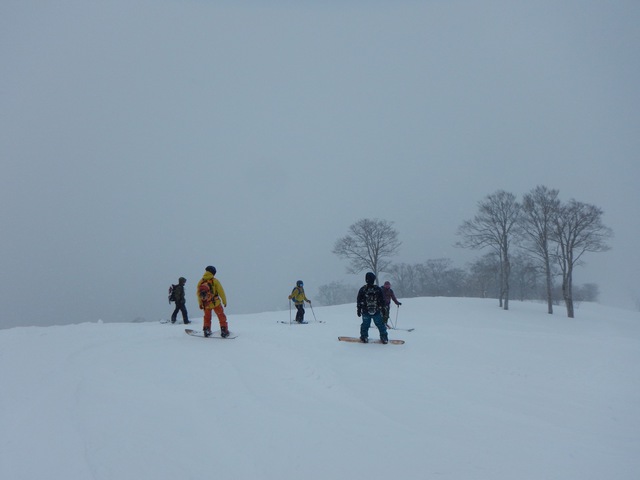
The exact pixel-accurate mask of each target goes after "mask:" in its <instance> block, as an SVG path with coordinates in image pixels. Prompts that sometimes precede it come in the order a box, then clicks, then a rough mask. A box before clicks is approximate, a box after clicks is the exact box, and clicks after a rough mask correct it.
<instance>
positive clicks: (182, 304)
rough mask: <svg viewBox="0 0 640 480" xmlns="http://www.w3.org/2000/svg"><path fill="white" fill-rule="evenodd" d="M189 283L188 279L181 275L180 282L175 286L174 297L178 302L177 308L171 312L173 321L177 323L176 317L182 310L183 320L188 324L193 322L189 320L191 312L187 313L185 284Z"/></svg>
mask: <svg viewBox="0 0 640 480" xmlns="http://www.w3.org/2000/svg"><path fill="white" fill-rule="evenodd" d="M185 283H187V279H186V278H184V277H180V278H179V279H178V284H177V285H175V286H174V287H173V298H174V301H175V302H176V308H175V310H174V311H173V314H171V323H176V319H177V318H178V312H182V321H183V322H184V323H185V324H187V323H191V322H190V321H189V314H188V313H187V306H186V303H187V300H186V298H185V296H184V284H185Z"/></svg>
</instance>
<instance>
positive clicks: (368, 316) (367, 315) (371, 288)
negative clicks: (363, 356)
mask: <svg viewBox="0 0 640 480" xmlns="http://www.w3.org/2000/svg"><path fill="white" fill-rule="evenodd" d="M364 279H365V282H366V285H364V286H363V287H362V288H360V290H359V291H358V298H357V301H356V307H357V314H358V317H360V316H362V324H361V325H360V341H361V342H363V343H367V342H368V341H369V327H370V326H371V320H373V323H375V324H376V327H378V331H379V332H380V340H381V341H382V343H387V342H388V341H389V339H388V336H387V328H386V327H385V325H384V322H383V321H382V308H383V307H384V299H383V298H382V289H381V288H380V287H379V286H378V285H374V282H375V281H376V276H375V274H374V273H373V272H367V274H366V275H365V277H364Z"/></svg>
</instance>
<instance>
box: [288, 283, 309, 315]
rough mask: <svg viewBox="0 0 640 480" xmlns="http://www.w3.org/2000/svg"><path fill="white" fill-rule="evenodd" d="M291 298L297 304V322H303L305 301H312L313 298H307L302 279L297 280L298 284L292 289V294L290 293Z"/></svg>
mask: <svg viewBox="0 0 640 480" xmlns="http://www.w3.org/2000/svg"><path fill="white" fill-rule="evenodd" d="M289 300H291V301H292V302H293V304H294V305H295V306H296V310H298V311H297V312H296V322H298V323H303V322H304V302H307V303H309V304H310V303H311V300H309V299H308V298H307V296H306V295H305V293H304V283H303V282H302V280H298V281H297V282H296V286H295V287H293V290H292V291H291V295H289Z"/></svg>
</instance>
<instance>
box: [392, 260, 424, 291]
mask: <svg viewBox="0 0 640 480" xmlns="http://www.w3.org/2000/svg"><path fill="white" fill-rule="evenodd" d="M389 273H390V274H391V280H393V281H392V282H391V283H392V284H393V289H394V291H395V293H396V295H398V296H401V297H416V296H418V291H417V287H416V285H417V272H416V267H415V266H414V265H409V264H407V263H399V264H395V265H393V266H391V268H390V269H389Z"/></svg>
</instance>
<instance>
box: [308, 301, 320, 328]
mask: <svg viewBox="0 0 640 480" xmlns="http://www.w3.org/2000/svg"><path fill="white" fill-rule="evenodd" d="M309 306H310V307H311V313H313V320H314V321H315V322H316V323H317V322H318V319H317V318H316V312H314V311H313V305H311V302H309Z"/></svg>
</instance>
